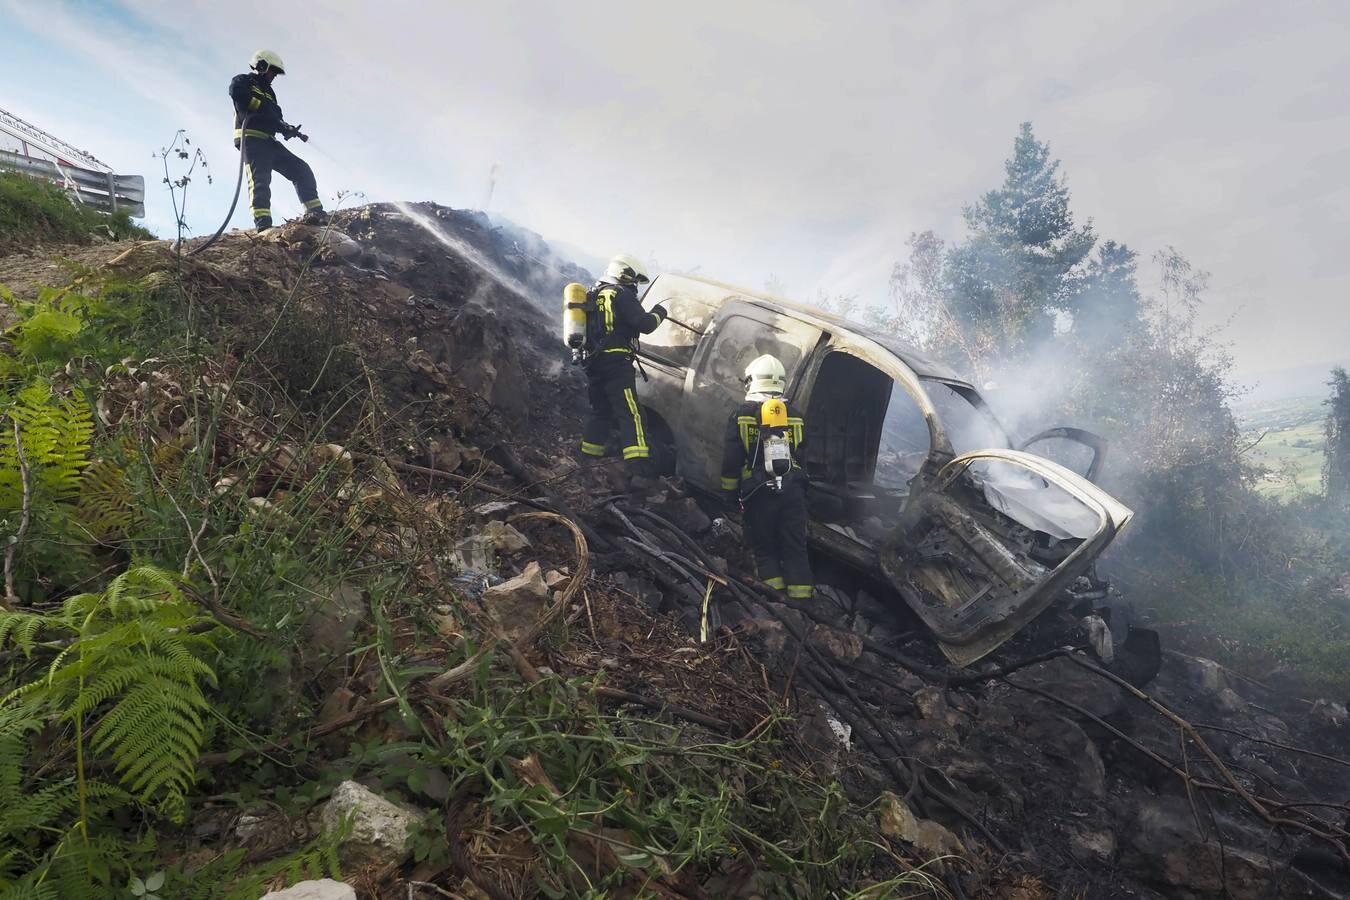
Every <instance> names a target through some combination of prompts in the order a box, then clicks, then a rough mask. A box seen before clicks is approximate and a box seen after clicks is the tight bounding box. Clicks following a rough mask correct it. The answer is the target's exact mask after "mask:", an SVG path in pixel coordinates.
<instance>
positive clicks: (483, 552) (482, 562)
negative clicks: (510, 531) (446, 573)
mask: <svg viewBox="0 0 1350 900" xmlns="http://www.w3.org/2000/svg"><path fill="white" fill-rule="evenodd" d="M450 559H451V562H453V563H454V565H455V568H457V569H459V571H461V572H470V573H475V574H479V575H486V574H487V573H489V572H491V571H492V569H493V567H494V566H495V565H496V563H497V555H496V553H494V552H493V549H492V539H491V538H489V537H488V536H487V535H483V534H471V535H469V536H468V537H466V538H461V539H460V540H459V541H457V542H456V543H455V549H454V550H452V551H451V553H450Z"/></svg>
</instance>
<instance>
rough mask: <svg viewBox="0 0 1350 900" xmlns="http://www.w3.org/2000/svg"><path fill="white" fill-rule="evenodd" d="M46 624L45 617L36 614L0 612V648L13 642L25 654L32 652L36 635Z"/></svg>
mask: <svg viewBox="0 0 1350 900" xmlns="http://www.w3.org/2000/svg"><path fill="white" fill-rule="evenodd" d="M47 624H48V620H47V617H46V616H43V615H39V614H36V613H25V612H8V611H5V610H0V646H3V645H4V644H5V642H6V641H9V640H13V641H14V646H16V647H18V648H19V649H20V650H22V651H23V652H24V653H25V654H29V653H32V652H33V646H34V645H35V644H36V643H37V636H38V633H39V632H41V631H42V629H43V627H44V626H45V625H47Z"/></svg>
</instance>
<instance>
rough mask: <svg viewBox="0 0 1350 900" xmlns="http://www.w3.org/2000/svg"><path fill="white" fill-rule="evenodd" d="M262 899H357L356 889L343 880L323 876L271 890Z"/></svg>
mask: <svg viewBox="0 0 1350 900" xmlns="http://www.w3.org/2000/svg"><path fill="white" fill-rule="evenodd" d="M261 900H356V889H355V888H353V887H352V886H351V885H349V884H343V883H342V882H341V881H334V880H333V879H331V878H321V879H319V880H318V881H301V882H299V883H297V884H293V885H291V886H290V887H288V888H286V890H284V891H269V892H268V893H266V894H263V895H262V898H261Z"/></svg>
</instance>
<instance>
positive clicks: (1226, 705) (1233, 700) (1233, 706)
mask: <svg viewBox="0 0 1350 900" xmlns="http://www.w3.org/2000/svg"><path fill="white" fill-rule="evenodd" d="M1214 700H1215V702H1217V703H1218V704H1219V709H1221V710H1223V711H1224V712H1226V713H1229V714H1232V713H1239V712H1242V711H1243V710H1244V709H1246V708H1247V701H1246V700H1243V699H1242V697H1241V695H1239V694H1238V692H1237V691H1235V690H1233V689H1232V688H1229V687H1226V688H1222V689H1221V690H1220V691H1219V693H1218V694H1216V695H1215V697H1214Z"/></svg>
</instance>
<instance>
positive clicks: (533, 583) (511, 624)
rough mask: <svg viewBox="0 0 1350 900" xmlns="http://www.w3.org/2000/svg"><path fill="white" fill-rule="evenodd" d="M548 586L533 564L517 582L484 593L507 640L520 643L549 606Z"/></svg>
mask: <svg viewBox="0 0 1350 900" xmlns="http://www.w3.org/2000/svg"><path fill="white" fill-rule="evenodd" d="M548 600H549V590H548V584H547V583H546V582H545V581H544V575H543V573H542V572H541V571H540V570H539V563H538V562H534V561H531V562H530V564H529V565H527V566H526V567H525V571H524V572H521V573H520V574H519V575H517V576H516V577H515V578H512V579H510V580H509V581H503V582H502V583H501V584H495V585H493V586H492V587H490V588H488V589H487V590H486V591H484V592H483V598H482V602H483V606H484V608H485V609H487V611H488V615H490V616H492V619H493V621H495V622H496V623H497V625H498V626H499V627H500V628H501V630H502V633H503V634H504V635H505V636H506V638H507V640H511V641H515V640H519V639H520V637H521V635H523V634H524V633H525V632H526V631H527V630H529V628H530V626H531V625H533V624H534V623H535V620H537V619H538V618H539V616H540V614H542V613H543V611H544V607H545V606H547V605H548Z"/></svg>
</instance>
